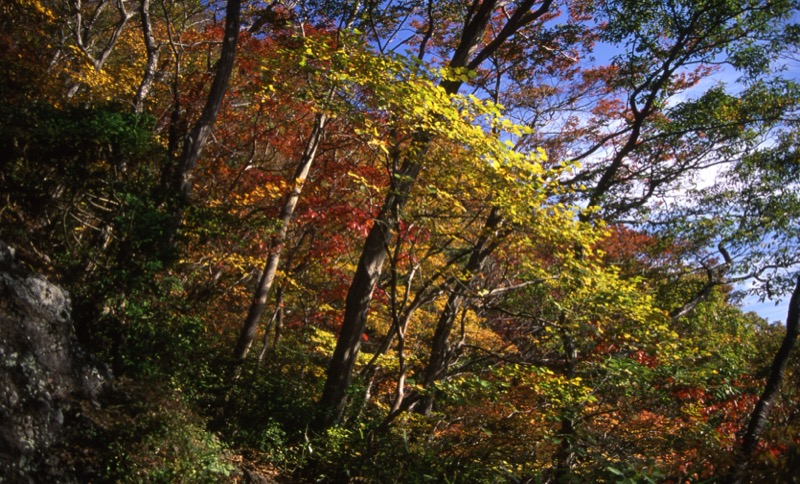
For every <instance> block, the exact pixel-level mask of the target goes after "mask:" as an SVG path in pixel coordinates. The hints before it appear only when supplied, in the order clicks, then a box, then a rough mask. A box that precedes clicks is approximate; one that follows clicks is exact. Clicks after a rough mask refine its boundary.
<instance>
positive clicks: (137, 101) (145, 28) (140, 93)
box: [133, 0, 159, 113]
mask: <svg viewBox="0 0 800 484" xmlns="http://www.w3.org/2000/svg"><path fill="white" fill-rule="evenodd" d="M139 16H140V17H141V21H142V36H143V37H144V46H145V49H146V50H147V63H146V64H145V68H144V76H142V82H141V83H140V84H139V89H137V90H136V97H135V98H134V100H133V105H134V111H135V112H137V113H141V112H143V111H144V100H145V98H147V95H148V94H149V93H150V88H151V87H152V86H153V81H154V80H155V78H156V68H157V66H158V57H159V53H158V51H159V45H158V44H157V43H156V40H155V38H154V37H153V25H152V22H151V21H150V0H142V3H141V4H140V5H139Z"/></svg>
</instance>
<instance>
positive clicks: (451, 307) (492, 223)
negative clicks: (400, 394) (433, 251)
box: [423, 208, 502, 413]
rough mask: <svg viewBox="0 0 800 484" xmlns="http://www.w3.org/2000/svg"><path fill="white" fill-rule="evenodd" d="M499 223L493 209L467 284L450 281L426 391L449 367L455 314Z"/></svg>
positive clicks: (468, 271) (466, 270) (427, 404)
mask: <svg viewBox="0 0 800 484" xmlns="http://www.w3.org/2000/svg"><path fill="white" fill-rule="evenodd" d="M501 222H502V217H501V216H500V210H499V209H498V208H493V209H492V211H491V212H490V213H489V216H488V217H487V219H486V224H485V225H484V228H483V233H482V234H481V235H480V237H479V238H478V240H477V242H475V245H474V246H473V248H472V253H471V254H470V257H469V260H468V261H467V265H466V266H465V267H464V270H463V271H462V276H463V277H466V278H468V280H466V281H462V280H460V279H459V278H455V280H454V281H453V288H452V290H451V292H450V296H449V297H448V298H447V303H446V304H445V306H444V309H443V310H442V312H441V314H440V315H439V320H438V321H437V323H436V332H435V333H434V336H433V342H432V343H431V355H430V358H429V359H428V365H427V366H426V367H425V379H424V381H423V384H424V386H425V388H427V389H430V388H431V387H432V386H433V384H434V383H435V382H436V381H438V380H439V379H440V378H441V377H442V375H443V374H444V372H445V370H446V369H447V367H448V365H449V364H450V363H451V357H452V355H453V348H451V345H450V342H449V339H450V333H451V332H452V331H453V324H454V322H455V320H456V317H457V316H458V313H459V312H460V311H461V306H462V304H463V303H464V300H465V299H466V298H467V296H468V293H469V291H470V290H471V286H472V282H473V281H474V280H475V278H476V277H477V276H478V274H480V272H481V271H482V270H483V264H484V262H485V261H486V258H487V257H488V256H489V254H491V253H492V251H493V250H494V249H495V247H496V246H497V243H496V242H495V243H491V240H492V238H493V237H494V236H495V235H496V234H495V232H496V229H497V227H498V226H499V225H500V223H501ZM432 405H433V397H432V396H429V397H427V398H426V399H425V405H424V407H425V408H424V411H425V413H429V412H430V410H431V406H432Z"/></svg>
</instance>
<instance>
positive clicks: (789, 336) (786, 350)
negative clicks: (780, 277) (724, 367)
mask: <svg viewBox="0 0 800 484" xmlns="http://www.w3.org/2000/svg"><path fill="white" fill-rule="evenodd" d="M798 334H800V277H798V279H797V285H796V286H795V288H794V292H793V293H792V298H791V300H790V301H789V313H788V315H787V317H786V335H785V336H784V337H783V343H781V347H780V348H779V349H778V352H777V353H775V359H774V361H773V362H772V368H771V370H770V374H769V378H768V379H767V385H766V387H764V393H763V394H762V395H761V398H760V399H759V400H758V403H756V406H755V408H754V409H753V413H752V414H751V415H750V422H749V423H748V425H747V430H746V431H745V434H744V437H743V438H742V447H741V449H740V455H741V459H742V460H741V461H740V470H741V472H744V471H745V470H746V468H747V463H748V461H749V460H750V458H751V457H752V455H753V452H754V451H755V449H756V446H757V445H758V441H759V438H760V436H761V432H762V430H764V425H766V423H767V417H769V411H770V408H771V407H772V403H773V402H774V401H775V397H777V396H778V391H779V390H780V386H781V382H782V381H783V373H784V371H785V370H786V363H787V362H788V361H789V355H790V354H791V352H792V349H793V348H794V346H795V344H796V343H797V336H798Z"/></svg>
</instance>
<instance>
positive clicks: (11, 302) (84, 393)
mask: <svg viewBox="0 0 800 484" xmlns="http://www.w3.org/2000/svg"><path fill="white" fill-rule="evenodd" d="M70 312H71V308H70V299H69V294H67V292H66V291H64V290H63V289H61V288H60V287H58V286H56V285H54V284H52V283H50V282H48V281H47V279H46V278H45V277H43V276H41V275H38V274H34V273H32V272H30V271H28V270H27V269H25V268H24V267H23V266H22V265H21V264H19V263H18V262H17V261H16V260H15V257H14V250H13V249H12V248H10V247H8V246H7V245H6V244H5V243H3V242H0V469H4V474H5V477H6V479H8V481H9V482H35V481H37V480H38V478H37V476H39V477H41V476H43V475H52V474H51V472H50V471H48V470H47V469H46V468H47V467H52V466H57V465H58V464H57V463H54V462H53V459H52V458H51V456H49V455H48V449H50V448H51V447H52V446H54V445H55V444H56V443H58V442H59V439H60V438H61V437H62V434H63V428H64V415H65V413H67V412H68V411H69V410H70V409H71V408H73V407H74V406H75V405H76V404H77V403H78V402H81V401H83V402H85V401H87V400H88V401H96V399H97V397H98V395H99V392H100V391H101V390H102V388H103V385H104V382H105V381H106V378H105V377H103V376H102V374H101V372H100V371H98V369H97V368H95V367H93V366H92V365H90V364H88V363H87V362H88V358H86V356H85V354H84V353H83V352H82V351H81V349H80V348H79V346H78V344H77V340H76V337H75V330H74V327H73V324H72V319H71V316H70Z"/></svg>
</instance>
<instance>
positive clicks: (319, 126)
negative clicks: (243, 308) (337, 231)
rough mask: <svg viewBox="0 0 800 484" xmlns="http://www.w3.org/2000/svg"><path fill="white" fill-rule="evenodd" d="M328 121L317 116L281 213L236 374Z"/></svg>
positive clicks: (242, 340)
mask: <svg viewBox="0 0 800 484" xmlns="http://www.w3.org/2000/svg"><path fill="white" fill-rule="evenodd" d="M327 119H328V118H327V116H326V115H325V114H322V113H320V114H317V116H316V118H315V120H314V127H313V128H312V130H311V135H310V136H309V139H308V143H307V144H306V148H305V150H304V151H303V156H302V158H301V159H300V162H299V163H298V164H297V168H296V170H295V172H294V178H293V180H294V187H293V188H292V191H291V192H290V193H289V194H288V196H287V197H286V201H285V202H284V204H283V208H282V209H281V214H280V217H279V219H280V224H281V225H280V228H279V229H278V232H277V233H276V234H275V235H273V237H272V240H271V241H270V246H269V256H268V257H267V261H266V263H265V265H264V271H263V273H262V274H261V279H260V280H259V282H258V286H257V288H256V292H255V296H254V297H253V302H252V303H251V304H250V310H249V311H248V313H247V317H246V318H245V320H244V323H243V324H242V329H241V331H240V333H239V339H238V341H237V342H236V347H235V348H234V350H233V361H234V364H235V365H236V370H235V372H236V373H237V374H238V369H239V368H240V367H241V365H242V363H244V359H245V358H246V357H247V353H248V352H249V351H250V346H251V345H252V344H253V339H254V338H255V336H256V331H257V329H258V324H259V323H260V322H261V316H262V315H263V314H264V308H265V307H266V304H267V299H268V298H269V292H270V289H271V288H272V282H273V281H274V280H275V273H276V272H277V270H278V263H279V262H280V258H281V253H282V252H283V247H284V244H285V242H286V234H287V233H288V231H289V224H290V223H291V220H292V216H293V215H294V210H295V208H296V207H297V202H298V201H299V200H300V194H301V193H302V191H303V183H305V181H306V178H307V177H308V172H309V170H310V169H311V165H312V164H313V163H314V158H316V155H317V148H318V147H319V143H320V141H321V140H322V134H323V132H324V130H325V123H326V122H327Z"/></svg>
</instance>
